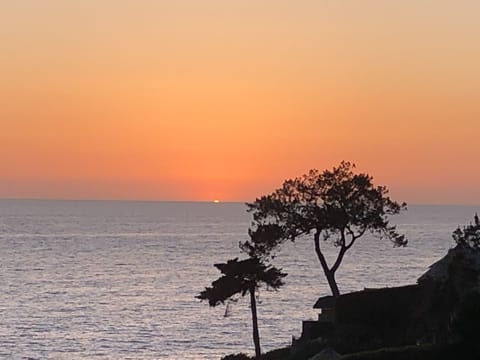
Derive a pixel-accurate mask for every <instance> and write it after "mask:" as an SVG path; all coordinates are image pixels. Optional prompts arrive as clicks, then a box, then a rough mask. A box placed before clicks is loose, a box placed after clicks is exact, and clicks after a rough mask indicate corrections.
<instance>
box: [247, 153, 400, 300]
mask: <svg viewBox="0 0 480 360" xmlns="http://www.w3.org/2000/svg"><path fill="white" fill-rule="evenodd" d="M354 168H355V165H353V164H351V163H349V162H341V163H340V165H339V166H338V167H334V168H333V170H325V171H324V172H322V173H320V172H319V171H318V170H310V172H309V173H308V174H305V175H303V176H301V177H298V178H295V179H292V180H286V181H285V182H284V183H283V185H282V187H281V188H279V189H277V190H275V191H274V192H273V193H271V194H270V195H267V196H262V197H260V198H258V199H256V200H255V202H253V203H250V204H247V206H248V211H250V212H252V214H253V223H252V228H251V230H250V237H251V239H250V241H247V242H246V243H244V244H242V245H241V247H242V248H243V249H244V251H246V252H247V253H249V254H255V255H256V256H260V255H259V254H262V256H263V257H266V256H270V255H271V254H272V253H273V251H274V250H276V249H277V248H278V246H279V245H281V244H282V243H283V242H284V241H285V240H287V239H290V240H292V241H294V240H295V239H296V238H297V237H298V236H300V235H308V234H313V241H314V246H315V252H316V254H317V257H318V260H319V261H320V265H321V267H322V269H323V272H324V273H325V276H326V278H327V281H328V284H329V286H330V289H331V291H332V294H333V295H334V296H336V297H337V296H339V295H340V291H339V289H338V286H337V282H336V280H335V273H336V271H337V270H338V268H339V267H340V264H341V263H342V260H343V257H344V256H345V253H346V252H347V251H348V250H349V249H350V248H351V247H352V246H353V245H354V244H355V242H356V241H357V240H358V239H359V238H360V237H362V236H363V235H364V234H365V233H366V232H370V233H373V234H377V235H379V236H380V237H386V238H388V239H390V240H391V241H392V242H393V244H394V245H395V246H405V245H406V244H407V240H406V239H405V237H404V236H403V235H399V234H398V233H397V232H396V228H395V226H392V225H390V224H389V220H388V215H393V214H397V213H399V212H400V211H401V210H403V209H406V204H405V203H403V204H398V203H397V202H395V201H392V200H391V199H390V198H389V197H388V196H387V194H388V190H387V188H386V187H384V186H375V185H374V184H373V182H372V177H371V176H370V175H368V174H356V173H354V172H353V169H354ZM321 239H323V240H324V241H327V240H331V241H332V242H333V244H334V245H335V246H336V247H338V254H337V257H336V259H335V262H334V263H333V264H332V265H331V266H330V265H329V264H328V263H327V260H326V258H325V255H324V253H323V251H322V248H321V246H320V242H321V241H320V240H321Z"/></svg>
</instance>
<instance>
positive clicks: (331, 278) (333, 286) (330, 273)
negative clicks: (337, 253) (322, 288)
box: [324, 269, 340, 298]
mask: <svg viewBox="0 0 480 360" xmlns="http://www.w3.org/2000/svg"><path fill="white" fill-rule="evenodd" d="M324 270H325V269H324ZM325 276H326V277H327V281H328V286H330V290H331V291H332V295H333V296H334V297H336V298H337V297H339V296H340V291H339V290H338V285H337V281H336V280H335V273H334V272H333V271H330V270H328V271H325Z"/></svg>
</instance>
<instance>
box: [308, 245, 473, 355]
mask: <svg viewBox="0 0 480 360" xmlns="http://www.w3.org/2000/svg"><path fill="white" fill-rule="evenodd" d="M479 279H480V252H479V251H476V250H475V249H472V248H471V247H468V246H465V245H462V244H459V245H457V246H456V247H455V248H453V249H451V250H450V251H449V252H448V254H447V255H446V256H445V257H444V258H442V259H441V260H439V261H438V262H436V263H434V264H433V265H432V266H431V267H430V269H429V270H428V271H427V272H426V273H425V274H424V275H422V276H421V277H420V278H419V279H418V281H417V284H414V285H408V286H401V287H391V288H381V289H365V290H363V291H358V292H352V293H348V294H344V295H341V296H339V297H338V298H334V297H333V296H325V297H321V298H319V299H318V300H317V302H316V303H315V305H314V308H317V309H321V314H320V315H319V317H318V320H317V321H305V322H304V323H303V332H302V338H301V341H302V340H311V339H316V338H322V339H327V340H328V339H330V340H333V341H336V342H348V343H349V344H350V345H352V346H355V347H358V348H365V349H369V348H378V347H382V346H399V345H408V344H419V343H434V344H435V343H447V342H450V341H453V340H454V338H455V334H453V333H452V319H454V318H455V314H456V313H457V312H458V309H459V306H460V304H461V303H462V301H463V299H465V297H466V296H468V294H471V293H472V292H475V291H477V292H478V291H479V290H478V288H479V285H480V281H479Z"/></svg>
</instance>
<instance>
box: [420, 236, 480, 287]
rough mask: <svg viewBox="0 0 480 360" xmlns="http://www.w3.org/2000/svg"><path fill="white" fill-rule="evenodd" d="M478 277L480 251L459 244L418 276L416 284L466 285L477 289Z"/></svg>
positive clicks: (479, 272) (479, 273)
mask: <svg viewBox="0 0 480 360" xmlns="http://www.w3.org/2000/svg"><path fill="white" fill-rule="evenodd" d="M479 275H480V251H478V250H475V249H472V248H471V247H469V246H467V245H464V244H461V245H457V246H456V247H454V248H453V249H450V250H449V251H448V253H447V255H445V256H444V257H443V258H441V259H440V260H438V261H437V262H436V263H433V264H432V265H431V266H430V268H429V270H428V271H427V272H426V273H425V274H423V275H422V276H420V278H419V279H418V283H419V284H421V283H423V282H428V281H430V282H434V283H436V284H439V285H445V284H446V283H448V282H451V281H455V282H459V281H460V282H462V283H465V282H466V283H468V284H464V285H469V286H470V287H476V288H478V287H479V285H480V282H479V279H480V278H479Z"/></svg>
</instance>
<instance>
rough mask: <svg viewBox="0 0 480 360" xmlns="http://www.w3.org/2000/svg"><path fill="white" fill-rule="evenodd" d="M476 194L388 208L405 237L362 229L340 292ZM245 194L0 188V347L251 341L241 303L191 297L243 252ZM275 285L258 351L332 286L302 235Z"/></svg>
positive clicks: (411, 260)
mask: <svg viewBox="0 0 480 360" xmlns="http://www.w3.org/2000/svg"><path fill="white" fill-rule="evenodd" d="M478 210H480V207H463V206H410V208H409V210H408V211H407V212H406V213H404V214H402V215H399V216H397V217H395V218H394V222H395V223H397V224H398V225H399V228H400V230H401V231H403V232H404V233H406V234H407V236H408V238H409V240H410V243H409V246H408V247H407V248H401V249H393V248H392V246H391V244H389V243H388V242H387V241H382V240H378V239H376V238H368V237H367V238H364V239H362V240H361V241H359V242H358V244H356V245H355V247H354V248H352V250H351V251H350V252H349V253H347V255H346V257H345V260H344V263H343V265H342V267H341V268H340V270H339V272H338V275H337V278H338V281H339V284H340V288H341V290H343V291H350V290H358V289H362V288H363V287H379V286H396V285H402V284H408V283H413V282H415V281H416V279H417V278H418V277H419V276H420V275H421V274H422V273H423V272H424V271H425V270H426V269H427V267H428V265H429V264H431V263H432V262H433V261H435V260H437V259H438V258H440V257H441V256H443V255H444V254H445V252H446V251H447V249H448V248H449V247H451V246H452V245H453V243H452V240H451V236H450V234H451V232H452V231H453V230H454V229H455V227H456V226H457V225H459V224H464V223H466V222H468V221H470V219H471V218H472V216H473V214H474V212H475V211H478ZM249 221H250V219H249V215H248V214H247V213H245V207H244V205H243V204H227V203H223V204H222V203H221V204H209V203H161V202H160V203H154V202H102V201H26V200H25V201H23V200H22V201H20V200H0V266H1V273H0V287H1V288H0V290H1V291H0V358H13V359H21V358H33V359H92V358H99V359H219V358H220V356H222V355H225V354H229V353H233V352H250V353H251V348H252V344H251V343H252V341H251V329H250V313H249V311H250V310H249V307H248V302H247V301H246V300H240V301H238V302H237V303H235V304H232V305H231V306H230V307H229V309H230V311H229V316H227V317H224V314H225V307H223V306H219V307H217V308H213V309H212V308H209V307H208V305H207V304H206V303H202V302H199V301H198V300H196V299H195V295H197V294H198V292H199V291H200V290H202V288H203V287H204V286H207V285H209V284H210V282H211V281H212V280H214V279H215V278H216V277H217V276H218V273H217V270H216V269H215V268H214V267H213V266H212V264H213V263H214V262H221V261H224V260H226V259H228V258H231V257H235V256H239V255H240V253H239V250H238V247H237V244H238V242H239V241H241V240H245V236H246V231H247V227H248V224H249ZM276 265H277V266H279V267H282V268H283V269H284V271H286V272H288V273H289V276H288V277H287V279H286V282H287V284H286V286H285V287H284V288H283V289H281V290H280V291H279V292H274V293H270V292H267V291H261V292H260V296H259V309H258V311H259V318H260V319H259V320H260V336H261V339H262V345H263V348H264V350H269V349H273V348H276V347H280V346H284V345H288V344H289V343H290V341H291V337H292V335H294V336H298V335H299V334H300V331H301V321H302V320H306V319H311V318H314V317H315V316H316V313H315V311H314V310H313V309H312V305H313V303H314V302H315V300H316V298H317V297H318V296H319V295H326V294H328V287H327V285H326V282H325V281H324V279H323V277H322V275H321V271H320V269H319V267H318V265H317V260H316V258H315V255H314V252H313V244H312V241H311V239H309V238H306V239H299V240H298V241H297V242H296V243H295V244H288V245H286V246H285V248H284V249H283V251H282V252H281V253H280V254H279V256H278V257H277V258H276Z"/></svg>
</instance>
